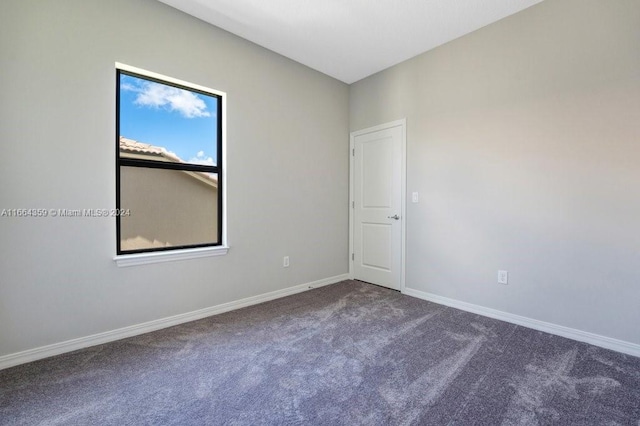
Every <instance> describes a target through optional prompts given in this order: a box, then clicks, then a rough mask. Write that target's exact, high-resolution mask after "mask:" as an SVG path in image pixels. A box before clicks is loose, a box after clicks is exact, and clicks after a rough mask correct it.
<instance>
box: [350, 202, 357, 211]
mask: <svg viewBox="0 0 640 426" xmlns="http://www.w3.org/2000/svg"><path fill="white" fill-rule="evenodd" d="M351 208H352V209H355V208H356V202H355V201H352V202H351Z"/></svg>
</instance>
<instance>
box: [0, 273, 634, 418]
mask: <svg viewBox="0 0 640 426" xmlns="http://www.w3.org/2000/svg"><path fill="white" fill-rule="evenodd" d="M0 424H2V425H39V424H46V425H58V424H63V425H67V424H73V425H75V424H82V425H127V424H129V425H147V424H148V425H165V424H167V425H203V424H206V425H261V424H269V425H279V424H288V425H289V424H290V425H294V424H310V425H339V424H344V425H405V424H406V425H410V424H425V425H426V424H433V425H452V424H460V425H467V424H469V425H472V424H477V425H498V424H505V425H535V424H540V425H546V424H559V425H569V424H571V425H573V424H575V425H591V424H593V425H605V424H606V425H609V424H610V425H613V424H622V425H634V426H638V425H639V424H640V358H635V357H631V356H626V355H623V354H619V353H616V352H612V351H608V350H605V349H601V348H597V347H594V346H590V345H587V344H583V343H578V342H575V341H572V340H567V339H564V338H561V337H557V336H552V335H549V334H545V333H541V332H537V331H533V330H530V329H526V328H523V327H519V326H516V325H512V324H508V323H505V322H501V321H497V320H493V319H489V318H485V317H481V316H478V315H474V314H470V313H466V312H463V311H459V310H456V309H452V308H447V307H444V306H440V305H437V304H433V303H429V302H425V301H422V300H419V299H415V298H411V297H408V296H403V295H401V294H399V293H398V292H395V291H391V290H387V289H383V288H380V287H376V286H372V285H367V284H363V283H359V282H355V281H346V282H342V283H338V284H335V285H331V286H328V287H323V288H320V289H316V290H312V291H308V292H305V293H301V294H297V295H294V296H290V297H287V298H283V299H279V300H275V301H272V302H267V303H264V304H261V305H256V306H252V307H249V308H245V309H241V310H238V311H235V312H229V313H226V314H222V315H218V316H214V317H210V318H207V319H204V320H200V321H195V322H191V323H188V324H183V325H180V326H176V327H172V328H169V329H166V330H161V331H158V332H154V333H149V334H145V335H142V336H138V337H134V338H130V339H126V340H121V341H118V342H114V343H110V344H105V345H101V346H96V347H92V348H88V349H84V350H80V351H76V352H73V353H69V354H65V355H61V356H57V357H54V358H49V359H46V360H41V361H37V362H33V363H30V364H26V365H22V366H18V367H14V368H11V369H7V370H4V371H0Z"/></svg>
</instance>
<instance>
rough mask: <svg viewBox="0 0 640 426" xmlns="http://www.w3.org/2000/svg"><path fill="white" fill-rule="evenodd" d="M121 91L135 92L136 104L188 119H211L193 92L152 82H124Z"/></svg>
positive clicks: (202, 103)
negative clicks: (164, 109) (164, 110)
mask: <svg viewBox="0 0 640 426" xmlns="http://www.w3.org/2000/svg"><path fill="white" fill-rule="evenodd" d="M120 90H123V91H127V92H135V93H137V94H138V95H137V96H136V99H135V101H134V103H135V104H136V105H140V106H146V107H151V108H166V109H168V110H169V111H176V112H178V113H180V114H181V115H182V116H183V117H186V118H195V117H211V113H210V112H209V111H207V104H206V103H205V102H204V101H203V100H202V98H200V97H199V96H198V95H196V94H195V93H193V92H190V91H188V90H183V89H178V88H177V87H173V86H167V85H165V84H159V83H154V82H151V81H136V82H135V83H133V82H131V81H123V82H122V83H121V84H120Z"/></svg>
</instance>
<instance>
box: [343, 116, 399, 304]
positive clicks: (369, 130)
mask: <svg viewBox="0 0 640 426" xmlns="http://www.w3.org/2000/svg"><path fill="white" fill-rule="evenodd" d="M398 126H399V127H401V129H402V136H401V140H400V145H401V147H400V149H401V151H402V159H401V165H400V174H401V176H400V180H401V188H400V197H401V198H400V217H401V218H402V221H401V225H402V228H401V231H400V235H401V239H402V241H401V242H400V247H401V253H400V292H401V293H404V292H405V260H406V239H407V238H406V237H407V217H406V212H407V197H406V194H407V119H406V118H402V119H399V120H395V121H390V122H388V123H384V124H379V125H377V126H373V127H368V128H366V129H362V130H356V131H354V132H351V133H350V137H349V278H350V279H353V278H354V276H353V253H354V251H353V227H354V225H355V224H354V217H353V216H354V201H355V200H354V199H353V194H354V176H353V171H354V166H355V164H354V161H355V138H356V137H357V136H361V135H366V134H367V133H373V132H377V131H380V130H385V129H390V128H392V127H398Z"/></svg>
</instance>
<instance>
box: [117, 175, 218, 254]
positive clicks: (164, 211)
mask: <svg viewBox="0 0 640 426" xmlns="http://www.w3.org/2000/svg"><path fill="white" fill-rule="evenodd" d="M217 197H218V188H217V187H216V186H215V185H214V184H213V182H205V181H203V180H200V179H198V178H197V177H195V176H194V175H193V174H190V173H188V172H183V171H178V170H162V169H148V168H142V167H121V168H120V201H121V208H122V209H125V210H129V213H130V215H129V216H123V217H122V218H121V222H120V238H121V244H122V246H121V248H122V249H123V250H136V249H144V248H150V247H163V246H181V245H194V244H205V243H216V242H218V241H217V233H218V205H217V203H218V202H217Z"/></svg>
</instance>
